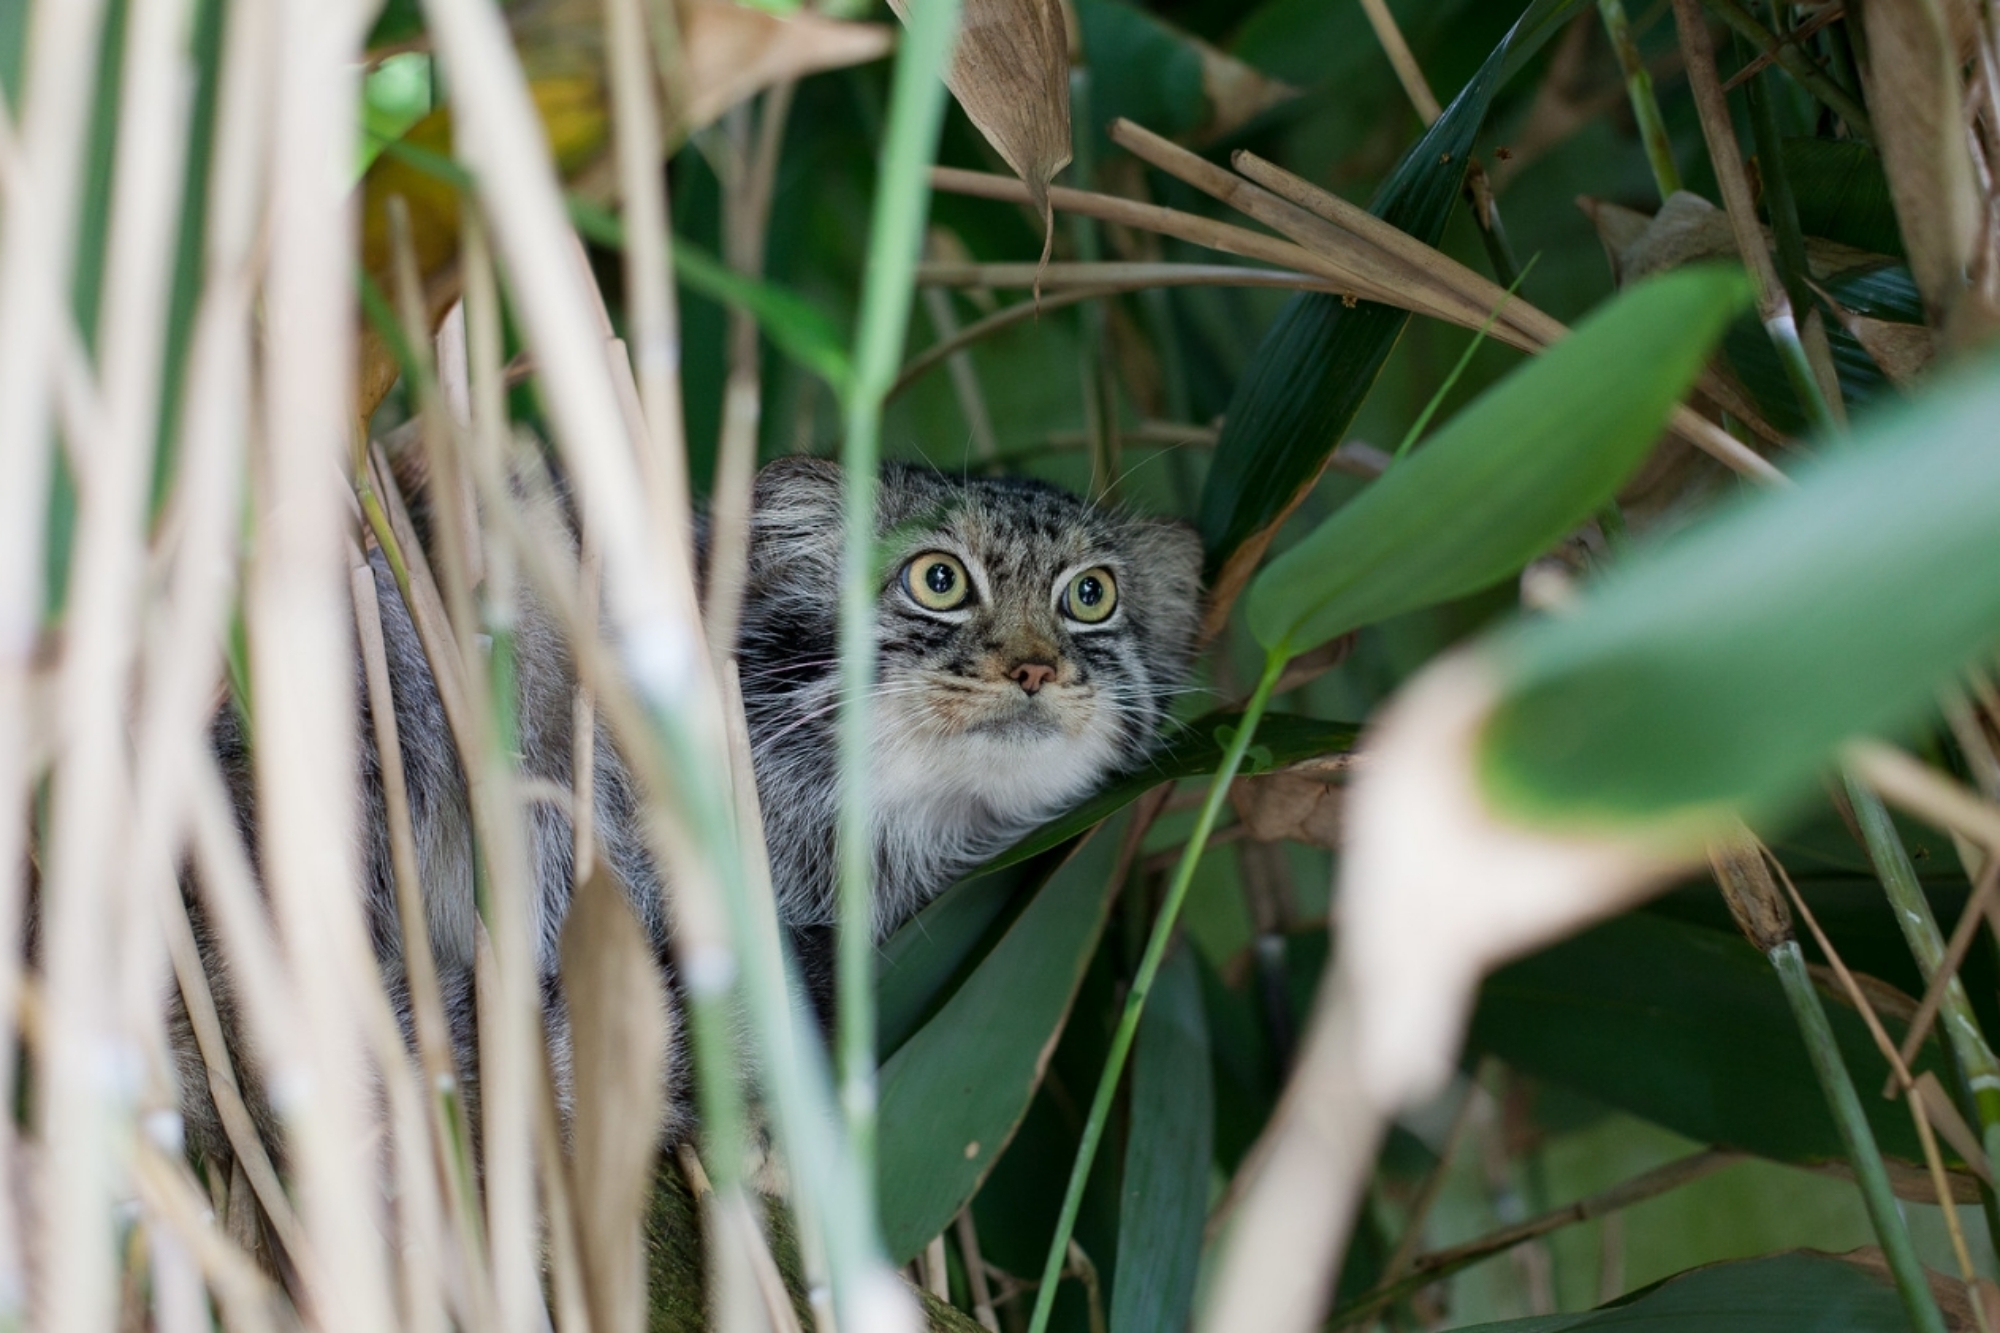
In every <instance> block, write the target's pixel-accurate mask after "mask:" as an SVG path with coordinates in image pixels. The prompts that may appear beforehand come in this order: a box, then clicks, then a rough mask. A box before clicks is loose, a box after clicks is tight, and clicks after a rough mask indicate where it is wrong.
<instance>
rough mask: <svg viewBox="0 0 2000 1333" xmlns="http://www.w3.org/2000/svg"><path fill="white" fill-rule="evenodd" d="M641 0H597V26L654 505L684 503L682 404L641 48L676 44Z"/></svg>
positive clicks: (662, 185)
mask: <svg viewBox="0 0 2000 1333" xmlns="http://www.w3.org/2000/svg"><path fill="white" fill-rule="evenodd" d="M640 2H641V0H606V5H605V26H606V35H607V38H608V39H609V40H608V49H607V52H606V54H607V56H608V65H609V73H610V76H611V94H612V116H613V125H614V130H615V134H614V141H615V142H614V147H615V150H616V152H617V158H618V184H619V193H620V195H621V197H622V199H623V203H624V214H625V218H624V220H625V249H624V257H625V274H626V289H625V303H626V309H627V311H628V313H629V315H630V318H631V324H632V337H633V346H632V353H633V356H632V360H633V364H634V367H635V375H636V378H637V380H638V386H639V402H640V405H641V408H642V410H643V415H644V418H645V431H644V434H642V435H639V436H636V437H634V439H633V440H632V446H633V447H634V448H635V449H638V450H639V459H638V465H639V470H640V472H641V473H642V474H643V475H644V476H645V478H646V480H647V484H648V486H649V487H650V491H649V498H650V504H651V507H652V509H653V511H654V512H655V513H679V512H683V511H685V510H686V508H687V496H688V480H687V442H686V439H685V438H684V435H683V430H684V427H683V424H682V422H683V412H682V407H681V377H680V365H681V332H680V310H679V306H678V304H677V299H676V295H675V291H674V283H673V244H674V235H673V229H672V227H671V226H670V225H669V212H668V205H667V193H666V191H667V185H666V172H665V168H664V152H663V149H662V145H661V141H660V124H661V107H660V105H659V103H658V102H657V101H656V99H655V97H654V90H655V84H654V78H653V70H652V69H651V68H650V65H651V61H650V60H649V59H648V57H649V56H655V55H656V56H657V57H658V59H659V60H660V62H661V63H660V68H661V69H662V70H666V69H668V68H669V67H670V65H672V64H673V63H674V62H673V61H672V60H671V59H670V56H671V54H672V53H671V52H670V51H669V50H668V49H667V48H668V46H669V45H674V46H677V45H678V33H677V31H676V30H675V29H674V26H673V25H674V19H673V17H672V14H671V11H670V10H663V11H661V12H659V13H658V14H656V15H655V16H654V17H655V19H656V20H657V21H656V22H651V23H649V22H648V21H647V18H648V16H647V15H645V14H643V13H642V12H641V11H640V7H639V6H640Z"/></svg>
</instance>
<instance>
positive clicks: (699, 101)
mask: <svg viewBox="0 0 2000 1333" xmlns="http://www.w3.org/2000/svg"><path fill="white" fill-rule="evenodd" d="M680 15H681V58H682V60H683V61H684V69H685V71H686V78H687V86H686V88H685V89H684V92H685V101H684V102H683V105H682V116H683V118H684V121H685V123H684V124H683V125H682V126H681V127H680V128H681V129H682V131H683V132H686V131H689V130H696V129H699V128H701V127H702V126H704V125H707V124H710V123H711V122H713V121H714V120H715V119H716V118H717V117H719V116H720V115H721V114H722V113H723V112H725V111H727V110H728V109H729V108H730V107H732V106H735V105H736V104H737V103H738V102H740V101H742V100H743V99H744V98H746V97H749V96H751V95H752V94H754V93H758V92H761V91H763V90H764V89H765V88H768V87H770V86H771V85H772V84H774V83H779V82H781V81H783V80H785V79H796V78H799V77H802V76H803V75H807V74H817V73H819V72H821V71H823V70H829V69H840V68H842V67H844V66H847V65H859V64H864V63H866V62H867V61H870V60H879V59H881V58H882V57H883V56H885V55H887V54H888V53H889V50H890V48H891V47H892V46H893V45H894V44H895V34H894V33H893V32H892V31H891V30H890V29H889V28H887V27H884V26H883V25H881V24H879V23H847V22H843V21H841V20H839V19H830V18H825V17H822V16H821V15H818V14H814V13H810V12H806V11H801V12H800V13H797V14H794V15H792V16H791V17H790V18H780V17H779V16H778V15H776V14H770V13H766V12H765V11H763V10H761V9H752V8H750V7H749V6H747V5H738V4H733V3H731V0H682V4H681V6H680ZM1065 123H1066V122H1065Z"/></svg>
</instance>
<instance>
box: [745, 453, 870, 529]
mask: <svg viewBox="0 0 2000 1333" xmlns="http://www.w3.org/2000/svg"><path fill="white" fill-rule="evenodd" d="M845 489H846V488H845V487H844V486H843V484H842V482H841V475H840V465H839V464H837V463H834V462H831V461H829V460H827V459H824V458H797V457H793V458H780V459H778V460H777V461H776V462H772V463H766V464H765V465H764V468H763V470H762V471H760V472H759V473H758V474H757V480H756V482H755V484H754V486H753V488H752V491H751V496H750V507H751V515H752V516H751V524H752V526H753V528H754V529H755V531H756V533H757V535H758V537H759V539H760V540H761V539H764V538H778V539H780V540H789V541H807V542H810V541H811V540H812V539H813V538H815V537H817V538H820V539H823V540H824V539H828V538H831V539H832V540H834V541H836V542H837V541H838V540H839V533H840V529H841V522H842V518H841V497H842V494H843V493H844V491H845Z"/></svg>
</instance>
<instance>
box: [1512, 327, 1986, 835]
mask: <svg viewBox="0 0 2000 1333" xmlns="http://www.w3.org/2000/svg"><path fill="white" fill-rule="evenodd" d="M1996 420H2000V367H1996V366H1995V365H1994V364H1993V363H1991V362H1990V361H1989V362H1987V363H1986V364H1985V365H1984V366H1982V367H1981V368H1980V370H1979V371H1978V372H1977V373H1974V374H1972V375H1969V376H1962V377H1961V378H1959V379H1958V380H1957V381H1955V382H1953V383H1951V384H1949V385H1946V386H1941V387H1940V388H1938V389H1937V390H1936V391H1935V392H1933V393H1931V394H1929V395H1928V396H1926V397H1925V398H1923V399H1921V400H1918V401H1915V402H1911V403H1899V404H1897V405H1895V406H1894V407H1893V408H1891V409H1890V410H1888V411H1885V412H1882V413H1880V414H1879V415H1877V416H1876V417H1874V418H1873V419H1872V420H1871V421H1870V422H1868V423H1867V424H1866V425H1865V426H1864V427H1863V428H1862V429H1861V430H1860V432H1859V433H1858V434H1857V435H1856V437H1855V438H1854V439H1853V441H1852V442H1851V443H1850V444H1849V445H1848V446H1846V447H1844V448H1842V449H1840V450H1839V451H1838V452H1837V453H1833V454H1830V455H1829V456H1827V457H1824V458H1822V459H1820V460H1818V461H1816V462H1814V463H1812V464H1809V465H1807V466H1805V467H1801V468H1800V469H1799V470H1798V472H1797V473H1796V474H1795V475H1796V476H1797V479H1798V485H1797V486H1796V487H1795V488H1788V489H1786V490H1784V491H1782V492H1773V493H1768V494H1763V495H1758V496H1754V497H1749V498H1747V499H1745V500H1744V501H1742V502H1740V503H1738V504H1736V505H1735V506H1733V507H1732V508H1730V509H1729V510H1727V511H1726V512H1724V513H1722V514H1721V515H1719V516H1717V517H1716V518H1714V519H1713V520H1711V521H1709V522H1707V523H1705V524H1704V525H1702V526H1701V527H1699V528H1698V529H1695V530H1693V531H1690V532H1688V533H1686V534H1685V535H1684V536H1683V537H1681V538H1680V539H1678V540H1674V541H1671V542H1669V543H1667V544H1666V545H1664V546H1662V547H1660V548H1658V549H1656V550H1654V551H1653V552H1652V553H1651V554H1650V555H1648V556H1646V557H1642V558H1636V559H1634V560H1632V561H1631V562H1630V563H1628V564H1627V565H1625V566H1623V567H1622V568H1620V569H1617V570H1614V571H1613V572H1612V573H1611V574H1609V575H1608V576H1607V577H1606V578H1605V579H1604V580H1603V582H1602V583H1601V584H1600V585H1599V586H1598V587H1597V588H1595V589H1594V590H1593V591H1592V592H1591V593H1590V594H1589V595H1588V596H1587V597H1586V598H1585V599H1584V601H1583V603H1582V605H1581V606H1580V607H1579V609H1578V612H1577V614H1575V615H1572V616H1566V617H1563V618H1561V619H1551V620H1548V621H1545V622H1541V623H1538V624H1530V625H1522V626H1519V627H1517V628H1515V629H1514V630H1512V631H1510V632H1507V633H1505V634H1503V635H1502V636H1501V637H1500V638H1499V639H1498V640H1497V641H1496V642H1495V643H1494V645H1493V648H1492V651H1493V653H1494V657H1495V661H1496V663H1497V665H1498V667H1499V670H1500V673H1501V679H1502V689H1503V697H1502V701H1501V703H1500V705H1499V707H1498V709H1497V710H1496V712H1495V715H1494V717H1493V719H1492V721H1491V722H1490V723H1489V725H1488V727H1487V729H1486V734H1485V737H1484V741H1483V746H1482V749H1483V753H1482V755H1481V757H1480V763H1481V766H1482V768H1483V770H1484V776H1485V780H1486V784H1487V787H1488V790H1489V791H1490V792H1492V793H1493V794H1494V795H1495V797H1496V798H1499V799H1502V800H1504V801H1505V802H1506V803H1507V804H1509V805H1510V806H1512V807H1514V808H1516V809H1517V810H1520V811H1522V812H1524V813H1526V812H1536V813H1543V814H1547V815H1549V816H1552V817H1555V816H1561V817H1569V818H1576V817H1584V818H1592V819H1616V820H1631V819H1659V818H1668V817H1672V816H1675V815H1689V814H1696V813H1699V812H1701V811H1703V810H1706V809H1714V808H1722V807H1729V808H1735V809H1742V810H1748V811H1750V812H1752V813H1756V812H1760V811H1762V812H1770V811H1773V810H1776V809H1779V808H1782V807H1783V806H1784V805H1785V804H1786V803H1788V802H1789V801H1791V800H1793V799H1794V798H1796V797H1798V796H1799V795H1800V794H1801V793H1802V792H1803V791H1804V789H1806V788H1807V787H1808V786H1809V784H1811V782H1812V781H1813V780H1814V778H1815V776H1816V775H1817V774H1818V773H1819V772H1820V771H1821V770H1822V769H1823V768H1824V767H1825V766H1826V764H1827V763H1828V762H1829V760H1830V758H1831V756H1832V752H1833V749H1834V747H1835V746H1836V745H1838V744H1839V743H1840V742H1841V741H1843V740H1845V739H1847V738H1848V737H1851V736H1856V735H1863V734H1868V733H1873V732H1880V731H1885V730H1892V729H1894V728H1896V727H1899V726H1904V725H1907V724H1909V723H1911V722H1914V721H1915V720H1916V719H1917V718H1919V717H1920V716H1922V714H1923V713H1924V711H1925V710H1926V709H1927V708H1928V707H1929V706H1930V701H1931V699H1932V697H1933V693H1934V691H1935V690H1936V689H1937V688H1938V687H1940V686H1941V685H1943V684H1945V683H1946V682H1947V681H1948V680H1949V679H1950V678H1951V677H1952V675H1953V673H1954V672H1956V671H1957V670H1958V669H1959V668H1960V667H1962V666H1963V665H1965V664H1966V663H1968V662H1970V661H1972V660H1973V659H1974V658H1975V657H1977V656H1978V654H1979V653H1980V652H1981V651H1983V650H1985V649H1988V648H1990V647H1991V646H1992V645H1993V644H1994V643H1995V642H1996V641H2000V577H1996V575H2000V524H1995V523H1994V521H1993V516H1994V514H1995V513H1996V512H2000V454H1996V453H1995V451H1994V448H1993V440H1994V422H1995V421H1996Z"/></svg>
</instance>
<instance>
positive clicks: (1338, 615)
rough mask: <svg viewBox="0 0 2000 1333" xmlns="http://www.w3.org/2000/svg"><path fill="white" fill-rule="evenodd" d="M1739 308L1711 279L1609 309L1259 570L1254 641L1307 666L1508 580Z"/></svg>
mask: <svg viewBox="0 0 2000 1333" xmlns="http://www.w3.org/2000/svg"><path fill="white" fill-rule="evenodd" d="M1748 299H1749V285H1748V283H1747V282H1746V281H1745V280H1744V278H1743V275H1742V274H1741V273H1740V272H1738V271H1737V270H1735V269H1733V268H1724V267H1720V266H1711V265H1700V266H1695V267H1691V268H1686V269H1681V270H1678V271H1676V272H1673V273H1669V274H1665V275H1663V276H1661V277H1658V278H1655V279H1652V280H1651V281H1649V282H1645V283H1642V284H1640V285H1639V286H1637V287H1633V288H1630V289H1628V290H1626V291H1625V292H1623V293H1621V294H1619V295H1618V296H1616V297H1614V298H1613V299H1612V300H1611V301H1610V302H1609V303H1607V304H1606V305H1605V306H1604V307H1603V308H1601V309H1600V310H1598V311H1597V312H1596V313H1595V314H1593V315H1592V316H1591V318H1589V319H1587V320H1585V321H1584V322H1583V324H1581V325H1580V326H1578V328H1577V329H1576V330H1575V332H1573V333H1572V334H1570V336H1568V337H1566V338H1564V339H1563V340H1562V341H1561V342H1559V343H1557V344H1556V345H1555V346H1553V347H1551V348H1550V349H1549V350H1548V351H1547V352H1544V353H1543V354H1542V355H1541V356H1539V357H1537V358H1536V359H1535V360H1533V361H1531V362H1528V363H1526V364H1525V365H1523V366H1521V367H1520V368H1519V369H1517V370H1516V371H1514V372H1513V373H1512V374H1510V375H1508V376H1507V378H1506V379H1504V380H1502V381H1501V382H1500V383H1499V384H1497V385H1495V386H1494V387H1493V388H1492V389H1490V390H1488V391H1487V392H1486V393H1485V394H1484V395H1482V396H1481V397H1480V398H1479V399H1478V400H1476V401H1475V402H1473V403H1472V404H1471V405H1470V406H1468V407H1466V408H1465V410H1464V411H1462V412H1460V413H1459V414H1458V415H1457V416H1456V417H1454V418H1453V419H1452V420H1451V422H1450V423H1449V424H1448V425H1446V426H1445V427H1444V428H1443V429H1442V430H1440V431H1439V432H1438V433H1437V435H1436V436H1434V437H1433V438H1432V439H1431V441H1430V442H1429V443H1427V444H1425V445H1424V446H1423V447H1421V448H1420V449H1418V450H1417V451H1416V452H1415V453H1414V454H1412V455H1411V456H1410V457H1409V458H1407V459H1405V460H1403V461H1402V462H1399V463H1397V464H1395V465H1394V466H1393V467H1391V468H1390V469H1389V471H1388V472H1386V473H1384V474H1383V476H1382V477H1381V479H1380V480H1378V481H1376V482H1375V483H1374V484H1373V485H1371V486H1369V487H1368V488H1367V489H1366V490H1364V491H1362V492H1361V494H1360V495H1358V496H1356V497H1355V498H1354V499H1353V500H1351V501H1349V502H1348V503H1347V504H1346V505H1345V506H1344V507H1342V508H1341V509H1339V510H1337V511H1335V513H1334V514H1333V516H1332V517H1330V518H1329V519H1327V520H1326V521H1325V522H1324V523H1322V524H1321V525H1320V526H1319V527H1318V528H1317V529H1315V530H1314V531H1313V532H1312V533H1311V534H1310V535H1308V536H1307V537H1306V538H1305V539H1304V540H1302V541H1301V542H1299V543H1298V545H1296V546H1294V547H1292V548H1291V549H1290V550H1288V551H1286V552H1285V553H1284V554H1283V555H1281V556H1279V557H1278V558H1277V559H1276V560H1274V561H1272V562H1271V564H1270V565H1269V566H1267V567H1266V568H1265V569H1264V571H1263V572H1262V573H1261V574H1259V575H1258V577H1257V579H1256V581H1255V582H1254V583H1253V584H1252V585H1251V587H1250V595H1249V612H1250V617H1249V618H1250V628H1251V631H1252V632H1253V633H1254V634H1255V635H1256V636H1257V640H1258V642H1259V643H1261V644H1263V645H1264V647H1265V648H1267V649H1269V650H1271V651H1273V652H1286V653H1298V652H1304V651H1306V650H1308V649H1311V648H1313V647H1315V646H1317V645H1318V644H1322V643H1325V642H1326V641H1327V640H1329V639H1332V638H1334V637H1335V636H1337V635H1340V634H1344V633H1346V632H1347V631H1348V630H1351V629H1356V628H1358V627H1360V626H1362V625H1367V624H1372V623H1374V622H1375V621H1378V620H1383V619H1386V618H1388V617H1389V616H1393V615H1397V614H1400V613H1402V612H1405V611H1414V610H1416V609H1418V608H1420V607H1424V606H1429V605H1432V604H1434V603H1437V602H1442V601H1447V600H1449V599H1451V598H1454V597H1460V596H1463V595H1465V594H1467V593H1470V592H1474V591H1476V590H1477V589H1480V588H1483V587H1486V586H1487V585H1489V584H1492V583H1495V582H1497V581H1499V580H1500V579H1502V578H1505V577H1507V576H1508V575H1510V574H1512V573H1514V572H1515V571H1517V570H1519V569H1520V568H1521V567H1522V566H1523V565H1525V564H1526V563H1527V562H1528V561H1529V560H1531V559H1533V558H1534V557H1535V556H1537V555H1539V554H1540V553H1541V552H1543V551H1545V550H1547V549H1548V548H1549V546H1550V545H1552V544H1553V543H1554V542H1555V541H1556V540H1557V539H1559V538H1560V537H1562V535H1563V534H1564V533H1566V532H1568V531H1569V530H1570V529H1572V528H1574V527H1575V526H1576V525H1577V524H1578V523H1580V522H1582V521H1583V520H1584V519H1586V518H1588V517H1589V516H1590V515H1591V514H1593V513H1595V512H1596V511H1597V510H1598V509H1600V508H1602V507H1603V505H1604V504H1605V502H1606V501H1608V500H1610V499H1611V497H1612V495H1613V494H1615V493H1616V491H1617V489H1618V486H1619V484H1620V483H1621V482H1622V481H1623V480H1624V479H1625V477H1626V475H1627V474H1628V473H1629V472H1630V471H1631V470H1632V469H1633V468H1634V467H1636V466H1637V465H1638V463H1639V462H1640V461H1641V460H1642V459H1643V458H1644V457H1645V456H1646V454H1647V453H1648V452H1650V451H1651V449H1652V447H1653V445H1654V443H1655V441H1656V440H1657V439H1658V438H1659V433H1660V430H1661V428H1662V426H1663V425H1664V424H1665V422H1666V419H1667V414H1668V412H1669V411H1670V410H1672V408H1673V406H1674V405H1675V404H1676V403H1678V402H1679V401H1680V399H1681V397H1682V395H1684V394H1685V393H1686V392H1687V390H1688V387H1689V386H1690V385H1692V384H1693V383H1694V379H1695V376H1696V375H1698V374H1699V373H1700V372H1701V368H1702V365H1703V364H1704V363H1705V362H1706V361H1707V359H1708V353H1709V349H1710V348H1711V347H1712V346H1713V345H1714V343H1715V340H1716V338H1717V337H1719V336H1720V335H1721V333H1722V330H1723V329H1724V327H1726V325H1727V324H1728V321H1729V320H1730V318H1731V317H1732V316H1734V315H1735V313H1736V312H1737V311H1738V310H1740V309H1742V308H1743V306H1744V305H1746V304H1747V303H1748Z"/></svg>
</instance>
